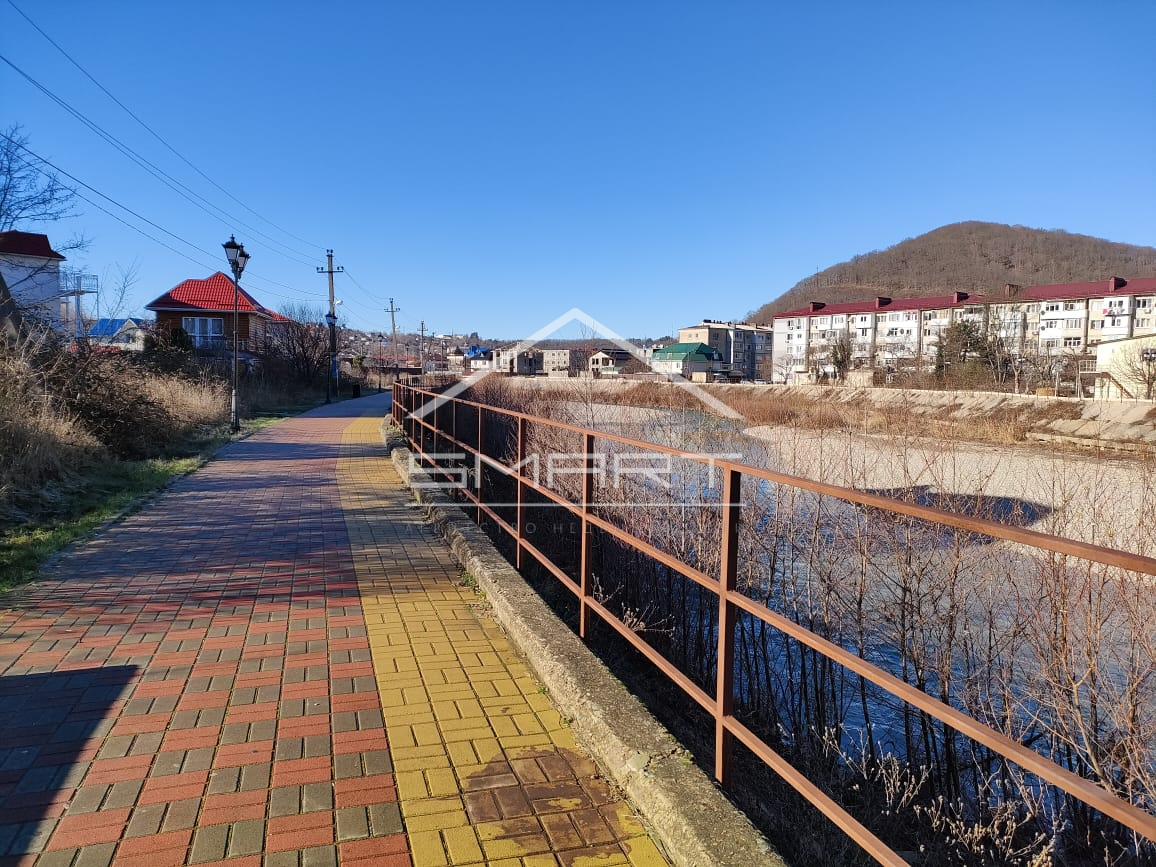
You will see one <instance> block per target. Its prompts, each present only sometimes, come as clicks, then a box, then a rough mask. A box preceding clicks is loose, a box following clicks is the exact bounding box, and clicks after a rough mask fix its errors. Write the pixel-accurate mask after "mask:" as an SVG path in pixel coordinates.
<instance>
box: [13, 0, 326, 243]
mask: <svg viewBox="0 0 1156 867" xmlns="http://www.w3.org/2000/svg"><path fill="white" fill-rule="evenodd" d="M8 5H9V6H11V7H12V8H13V9H15V10H16V11H17V12H18V13H20V16H21V17H22V18H23V19H24V20H25V21H27V22H28V23H29V24H31V25H32V27H33V28H34V29H35V30H36V32H37V33H39V34H40V35H41V36H43V37H44V38H45V39H47V40H48V42H49V43H51V45H52V47H53V48H55V49H56V50H57V51H59V52H60V53H61V54H63V55H64V56H65V58H66V59H67V60H68V62H69V63H71V64H72V65H73V66H75V67H76V68H77V69H79V70H80V72H81V73H82V74H83V75H84V76H85V77H86V78H87V79H88V80H89V81H91V82H92V83H93V84H95V85H96V86H97V87H98V88H100V91H101V92H102V93H103V94H104V95H105V96H107V97H108V98H109V99H111V100H112V101H113V102H115V103H116V104H117V105H118V106H120V107H121V108H122V109H124V111H125V113H126V114H127V115H128V116H129V117H131V118H132V119H133V120H135V121H136V122H137V123H138V124H140V125H141V126H142V127H144V129H145V130H146V131H147V132H148V133H149V134H150V135H151V136H152V137H153V138H155V139H156V140H157V141H159V142H160V143H161V144H162V145H164V146H165V147H166V148H168V150H169V151H170V152H171V153H172V154H173V155H175V156H176V157H177V158H178V159H180V160H181V162H183V163H184V164H185V165H187V166H188V167H189V168H191V169H192V170H193V171H194V172H196V173H197V174H198V175H200V176H201V177H202V178H204V179H205V180H206V181H208V182H209V183H210V184H212V185H213V186H214V187H216V188H217V189H218V190H220V191H221V192H222V193H224V194H225V195H226V196H228V197H229V198H230V199H232V200H233V201H234V202H236V203H237V204H238V205H240V206H241V207H242V208H244V209H245V210H246V211H248V212H249V213H250V214H252V215H253V216H254V217H257V218H258V219H259V220H262V221H264V222H265V223H268V224H269V225H270V226H272V227H273V228H275V229H276V230H277V231H279V232H281V233H283V234H284V235H286V236H287V237H289V238H293V239H294V240H296V241H300V242H301V243H302V244H307V245H309V246H314V247H319V246H321V245H320V244H314V243H313V242H312V241H306V240H305V239H304V238H301V237H299V236H297V235H294V234H293V233H292V232H290V231H289V230H288V229H284V228H282V227H281V226H279V225H277V224H276V223H274V222H273V221H272V220H270V219H269V218H268V217H264V216H262V215H261V214H259V213H257V212H256V211H254V210H253V209H252V208H250V207H249V206H248V205H246V204H245V203H244V202H242V201H241V200H240V199H238V198H237V197H236V196H234V195H233V194H232V193H230V192H229V191H228V190H227V189H225V188H224V187H222V186H221V185H220V184H218V183H217V182H216V181H214V180H213V179H212V178H211V177H209V176H208V175H207V174H205V173H204V172H203V171H201V170H200V169H199V168H197V166H195V165H194V164H193V163H192V162H191V161H190V160H189V159H188V158H187V157H186V156H185V155H184V154H182V153H181V152H180V151H178V150H177V149H176V148H174V147H173V146H172V145H171V144H169V143H168V142H167V141H166V140H165V139H164V138H163V137H162V136H161V135H160V133H158V132H157V131H156V130H154V129H153V128H152V127H151V126H149V125H148V124H147V123H145V122H144V121H143V120H141V119H140V118H139V117H138V116H137V115H136V113H135V112H133V110H132V109H130V108H129V107H128V106H127V105H125V104H124V103H123V102H121V101H120V100H119V99H117V98H116V97H115V96H113V94H112V92H111V91H109V89H108V88H107V87H105V86H104V85H103V84H101V83H100V82H99V81H97V80H96V79H95V78H94V77H93V75H92V73H90V72H89V71H88V70H87V69H85V68H84V67H83V66H81V65H80V63H79V62H78V61H77V60H76V59H75V58H73V56H72V55H71V54H69V53H68V52H67V51H65V50H64V49H63V48H62V47H61V46H60V45H59V44H58V43H57V42H56V40H54V39H53V38H52V37H51V36H49V35H48V34H47V33H45V32H44V30H43V29H42V28H41V27H40V25H39V24H37V23H36V22H35V21H33V20H32V19H31V18H29V17H28V14H27V13H26V12H25V11H24V10H23V9H21V8H20V7H19V6H17V5H16V3H15V2H13V0H8Z"/></svg>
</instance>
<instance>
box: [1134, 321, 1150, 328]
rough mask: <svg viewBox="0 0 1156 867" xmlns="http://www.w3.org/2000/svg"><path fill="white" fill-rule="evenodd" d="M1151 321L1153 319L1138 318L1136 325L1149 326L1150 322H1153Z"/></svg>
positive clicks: (1138, 326) (1139, 326)
mask: <svg viewBox="0 0 1156 867" xmlns="http://www.w3.org/2000/svg"><path fill="white" fill-rule="evenodd" d="M1151 322H1152V320H1151V319H1137V320H1136V327H1137V328H1147V327H1148V325H1149V323H1151Z"/></svg>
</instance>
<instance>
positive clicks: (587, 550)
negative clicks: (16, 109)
mask: <svg viewBox="0 0 1156 867" xmlns="http://www.w3.org/2000/svg"><path fill="white" fill-rule="evenodd" d="M582 444H583V449H582V453H583V454H584V455H585V461H586V472H585V474H583V476H582V536H581V537H580V538H581V541H580V544H581V546H582V553H581V557H580V560H579V567H578V586H579V591H580V592H579V596H578V636H579V637H580V638H585V637H586V624H587V615H588V613H589V612H588V610H587V608H586V600H587V599H589V598H590V555H591V553H592V551H591V548H592V543H593V539H592V536H591V532H590V517H589V516H590V506H591V504H592V503H593V502H594V434H589V433H588V434H583V435H582Z"/></svg>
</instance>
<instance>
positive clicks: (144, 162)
mask: <svg viewBox="0 0 1156 867" xmlns="http://www.w3.org/2000/svg"><path fill="white" fill-rule="evenodd" d="M0 61H3V62H4V63H5V64H7V65H8V66H9V67H11V68H12V69H13V70H14V71H15V72H16V73H17V74H18V75H20V76H21V77H23V78H24V79H25V80H26V81H28V83H29V84H31V85H32V86H33V87H35V88H36V89H37V90H39V91H40V92H41V93H43V94H44V95H45V96H47V97H48V98H49V99H50V100H52V101H53V102H55V103H56V104H57V105H58V106H60V107H61V108H63V109H64V110H65V111H66V112H68V113H69V114H71V115H72V116H73V117H74V118H75V119H76V120H78V121H80V122H81V123H82V124H84V125H85V126H86V127H88V128H89V130H90V131H92V132H93V133H95V134H96V135H97V136H98V137H100V138H101V139H103V140H104V141H105V142H106V143H108V144H109V145H111V146H112V147H113V148H115V149H116V150H118V151H120V153H121V154H123V155H124V156H125V157H127V158H128V159H129V160H130V161H132V162H134V163H136V164H137V165H138V166H139V167H140V168H142V169H144V171H145V172H147V173H148V174H150V175H152V176H153V177H154V178H156V179H157V180H158V181H160V182H161V183H162V184H164V185H165V186H166V187H168V188H169V189H171V190H172V191H173V192H175V193H176V194H177V195H179V196H180V197H181V198H183V199H185V200H186V201H187V202H189V203H190V204H192V205H194V206H195V207H197V208H199V209H200V210H202V211H204V212H205V213H206V214H208V215H209V216H210V217H212V218H213V219H215V220H221V221H222V222H224V223H225V224H226V225H227V224H229V223H230V222H231V223H235V224H236V225H239V226H243V227H244V228H246V229H248V230H249V231H250V232H252V233H253V234H255V235H258V236H260V237H262V238H265V239H266V240H267V241H268V242H269V243H270V244H274V245H276V246H277V247H281V248H283V249H282V250H277V249H270V252H272V253H274V254H276V255H280V256H284V257H285V258H286V259H290V260H292V261H295V262H297V263H299V264H301V265H310V264H312V263H311V262H310V261H306V260H305V258H303V257H304V256H306V255H308V254H305V253H301V252H300V251H297V250H294V249H293V248H291V247H289V246H288V245H286V244H283V243H282V242H280V241H278V240H277V239H276V238H273V237H271V236H270V235H267V234H266V233H264V232H262V231H261V230H260V229H257V228H255V227H254V226H251V225H249V224H248V223H246V222H245V221H244V220H241V219H239V218H237V217H236V216H235V215H232V214H230V213H228V212H227V211H225V210H224V209H223V208H219V207H217V206H216V205H214V204H213V203H212V202H210V201H209V200H208V199H206V198H204V197H203V196H201V195H200V194H199V193H197V192H196V191H194V190H192V189H191V188H189V187H188V186H186V185H185V184H184V183H182V182H181V181H179V180H177V179H176V178H174V177H173V176H172V175H170V174H168V173H167V172H166V171H164V169H161V168H159V167H158V166H156V165H155V164H154V163H152V162H150V161H149V160H148V159H147V158H145V157H143V156H141V155H140V154H139V153H137V152H136V151H135V150H133V149H132V148H131V147H129V146H128V145H126V144H124V143H123V142H121V141H120V140H119V139H118V138H117V137H116V136H114V135H112V134H111V133H109V132H107V131H106V130H105V129H103V128H102V127H101V126H100V125H99V124H97V123H95V122H94V121H92V120H90V119H89V118H88V117H86V116H85V115H84V114H83V113H82V112H80V111H79V110H78V109H76V108H73V106H71V105H70V104H69V103H68V102H67V101H66V100H64V99H63V98H61V97H59V96H57V95H56V94H55V93H53V92H52V91H51V90H50V89H49V88H47V87H45V86H44V85H43V84H41V83H40V82H39V81H37V80H36V79H35V78H33V77H32V76H31V75H29V74H28V73H27V72H25V71H24V70H23V69H21V68H20V67H19V66H17V65H16V64H15V63H13V62H12V61H11V60H9V59H8V58H7V57H5V56H4V55H3V54H0ZM214 211H215V212H216V213H214ZM285 250H288V251H289V252H284V251H285Z"/></svg>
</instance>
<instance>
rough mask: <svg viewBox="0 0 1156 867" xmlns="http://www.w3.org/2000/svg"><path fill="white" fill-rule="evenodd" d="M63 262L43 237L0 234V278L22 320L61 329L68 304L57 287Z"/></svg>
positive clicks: (62, 291)
mask: <svg viewBox="0 0 1156 867" xmlns="http://www.w3.org/2000/svg"><path fill="white" fill-rule="evenodd" d="M63 261H64V257H63V256H62V255H60V254H59V253H57V252H56V251H55V250H53V249H52V245H51V244H50V243H49V242H48V236H47V235H41V234H39V233H36V232H17V231H8V232H0V276H3V278H4V282H5V283H6V284H7V285H8V291H9V293H10V294H11V296H12V300H13V301H14V302H15V304H16V307H17V308H18V309H19V310H20V312H21V314H22V315H23V317H24V319H25V320H28V321H36V322H40V323H41V324H43V325H47V326H48V327H50V328H53V329H56V330H60V329H61V328H62V327H63V325H64V322H65V319H66V313H65V309H66V307H67V303H68V302H67V299H66V298H65V295H64V290H63V289H62V288H61V284H60V263H61V262H63Z"/></svg>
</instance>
